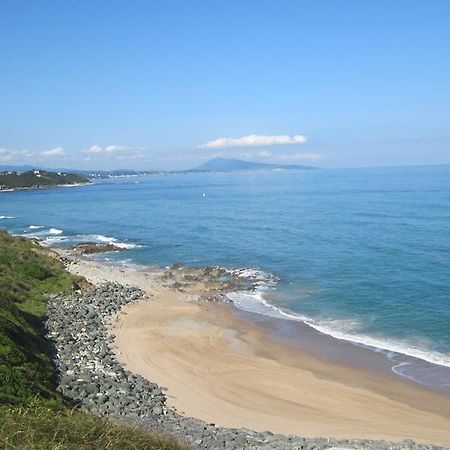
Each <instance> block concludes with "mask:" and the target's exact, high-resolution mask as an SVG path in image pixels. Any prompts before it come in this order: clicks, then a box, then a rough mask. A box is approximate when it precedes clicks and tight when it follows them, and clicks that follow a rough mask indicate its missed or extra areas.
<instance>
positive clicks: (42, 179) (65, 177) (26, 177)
mask: <svg viewBox="0 0 450 450" xmlns="http://www.w3.org/2000/svg"><path fill="white" fill-rule="evenodd" d="M86 183H89V180H88V179H87V178H84V177H82V176H80V175H75V174H73V173H66V172H47V171H45V170H29V171H28V172H17V171H8V172H0V190H5V189H30V188H42V187H51V186H63V185H72V184H86Z"/></svg>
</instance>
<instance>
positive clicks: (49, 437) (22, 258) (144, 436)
mask: <svg viewBox="0 0 450 450" xmlns="http://www.w3.org/2000/svg"><path fill="white" fill-rule="evenodd" d="M86 285H87V282H86V281H85V280H84V279H83V278H81V277H78V276H74V275H71V274H69V273H68V272H66V271H65V269H64V266H63V264H62V262H61V261H59V260H58V259H57V258H55V257H54V256H53V255H52V252H51V251H49V250H46V249H43V248H42V247H40V246H39V245H37V244H36V243H33V242H32V241H30V240H26V239H23V238H19V237H12V236H11V235H9V234H8V233H6V232H5V231H1V230H0V447H1V448H6V449H16V448H20V449H56V448H58V449H94V448H96V449H97V448H98V449H103V448H109V449H129V448H133V449H144V448H145V449H181V448H184V447H182V446H181V445H180V444H178V443H177V442H175V441H174V440H172V439H170V438H166V437H164V436H160V435H158V434H155V433H150V432H147V431H144V430H140V429H137V428H133V427H126V426H125V425H122V424H119V423H117V422H113V421H107V420H103V419H100V418H97V417H94V416H91V415H89V414H86V413H83V412H80V411H78V410H77V409H74V408H73V405H70V404H69V403H68V402H67V401H66V400H65V399H64V398H63V397H62V396H60V395H59V393H58V392H57V391H56V389H55V386H56V372H55V368H54V367H53V364H52V360H51V348H50V346H49V343H48V342H47V340H46V338H45V328H44V320H45V317H46V311H47V298H48V296H49V295H50V294H55V293H59V292H61V293H69V292H71V291H72V290H80V289H83V288H84V287H86Z"/></svg>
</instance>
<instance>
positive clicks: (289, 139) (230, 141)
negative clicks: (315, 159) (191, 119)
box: [198, 134, 308, 149]
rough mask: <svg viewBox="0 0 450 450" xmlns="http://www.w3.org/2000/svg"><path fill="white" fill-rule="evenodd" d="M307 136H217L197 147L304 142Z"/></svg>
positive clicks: (254, 145)
mask: <svg viewBox="0 0 450 450" xmlns="http://www.w3.org/2000/svg"><path fill="white" fill-rule="evenodd" d="M307 140H308V139H307V137H306V136H304V135H303V134H295V135H293V136H289V135H288V134H279V135H266V134H261V135H258V134H251V135H249V136H243V137H240V138H219V139H215V140H213V141H209V142H206V143H205V144H201V145H199V146H198V148H209V149H211V148H226V147H264V146H268V145H292V144H305V143H306V142H307Z"/></svg>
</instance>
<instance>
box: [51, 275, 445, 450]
mask: <svg viewBox="0 0 450 450" xmlns="http://www.w3.org/2000/svg"><path fill="white" fill-rule="evenodd" d="M144 298H146V295H145V294H144V292H143V291H141V290H139V289H136V288H133V287H128V286H121V285H119V284H114V283H107V284H104V285H102V286H99V287H96V288H93V289H90V290H87V291H84V292H74V293H73V294H71V295H66V296H61V295H60V296H53V297H51V298H50V300H49V305H48V321H47V328H48V337H49V338H50V339H51V340H52V342H53V343H54V346H55V357H54V361H55V364H56V367H57V369H58V372H59V386H58V389H59V391H60V392H61V393H62V394H63V395H64V396H65V397H67V398H68V399H70V400H71V401H73V402H74V403H76V404H78V405H79V407H80V408H81V409H83V410H85V411H88V412H90V413H93V414H96V415H99V416H103V417H112V418H119V419H121V420H124V421H127V422H131V423H133V424H139V425H141V426H144V427H148V428H152V429H157V430H160V431H164V432H167V433H169V434H171V435H173V436H175V437H178V438H180V439H181V440H184V441H186V442H188V443H189V444H191V445H194V446H195V447H197V448H202V449H221V448H224V449H244V448H245V449H305V450H306V449H310V450H312V449H317V450H320V449H330V448H341V449H344V448H346V449H350V448H364V449H374V450H385V449H392V450H400V449H417V450H424V449H438V448H439V447H435V446H431V445H424V444H416V443H414V442H413V441H403V442H401V443H390V442H384V441H368V440H335V439H326V438H301V437H297V436H283V435H274V434H272V433H270V432H255V431H250V430H246V429H229V428H222V427H217V426H216V425H215V424H211V423H206V422H203V421H201V420H199V419H194V418H186V417H184V416H182V415H181V414H179V413H178V412H177V411H175V410H174V409H173V408H169V407H168V406H167V405H166V396H165V395H164V392H163V389H161V387H159V386H158V385H157V384H155V383H152V382H151V381H149V380H146V379H145V378H143V377H141V376H139V375H135V374H133V373H131V372H130V371H128V370H126V369H125V368H123V367H122V366H121V364H120V363H119V362H118V361H117V359H116V357H115V354H114V351H113V349H112V344H113V337H112V336H111V335H110V334H109V332H108V326H109V325H110V323H111V320H112V319H113V318H114V317H115V316H116V315H117V314H118V313H119V312H120V310H121V308H122V307H123V306H124V305H126V304H129V303H134V302H137V301H140V300H142V299H144ZM150 301H151V300H150ZM274 388H275V387H274ZM299 432H301V430H299Z"/></svg>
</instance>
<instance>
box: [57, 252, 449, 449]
mask: <svg viewBox="0 0 450 450" xmlns="http://www.w3.org/2000/svg"><path fill="white" fill-rule="evenodd" d="M61 254H62V255H63V256H67V255H68V254H67V253H65V252H64V251H62V252H61ZM67 267H68V268H69V270H70V271H71V272H73V273H77V274H80V275H83V276H85V277H86V278H87V279H88V281H90V282H92V283H95V284H97V283H100V282H103V281H117V282H119V283H122V284H128V285H132V286H137V287H139V288H141V289H143V290H144V291H145V292H146V293H147V294H148V295H149V299H148V300H144V301H141V302H138V303H136V304H132V305H128V306H126V307H125V308H124V309H123V310H122V313H121V314H120V315H119V316H118V317H117V318H116V320H115V322H114V324H113V326H112V332H113V333H114V335H115V336H116V339H115V351H116V354H117V356H118V359H119V360H120V361H121V362H122V363H123V364H124V365H125V366H126V367H127V368H128V369H130V370H131V371H133V372H135V373H137V374H140V375H142V376H144V377H146V378H148V379H150V380H152V381H154V382H156V383H158V384H159V385H161V386H165V387H166V388H167V392H166V394H167V397H168V404H169V405H170V406H174V407H176V408H177V410H178V411H179V412H181V413H184V414H185V415H186V416H192V417H197V418H200V419H203V420H205V421H208V422H213V423H216V424H218V425H221V426H229V427H246V428H250V429H254V430H269V431H272V432H276V433H284V434H297V435H302V436H330V437H331V436H332V437H338V438H353V439H355V438H364V439H366V438H367V439H368V438H371V439H385V440H402V439H414V440H416V441H419V442H428V443H434V444H438V445H445V446H450V432H449V430H450V397H449V396H448V395H446V394H441V393H439V392H433V391H431V390H427V389H424V388H421V387H420V386H418V385H415V384H413V383H409V382H406V381H402V380H397V379H393V378H389V377H383V376H380V375H378V374H374V373H371V372H368V371H363V370H359V369H356V368H353V367H348V366H344V365H341V364H337V363H335V362H333V361H327V360H324V359H321V358H319V357H316V356H314V355H313V354H311V353H309V352H305V351H301V350H300V349H298V348H294V347H291V346H289V345H283V343H280V342H278V341H276V340H273V339H271V337H270V335H269V334H268V333H265V330H264V328H263V327H261V326H258V324H255V323H251V322H248V321H246V320H243V319H242V317H241V316H240V315H239V314H238V313H237V312H236V311H234V308H233V307H232V306H231V305H224V304H216V303H207V302H199V301H195V299H196V297H197V296H198V295H199V294H200V292H199V289H201V287H200V286H193V288H192V289H191V290H185V292H179V291H177V290H175V289H173V288H170V287H168V286H167V284H166V283H165V282H164V280H163V278H162V277H161V274H162V272H161V271H160V270H156V269H155V270H149V271H147V270H141V269H138V268H121V267H118V266H113V265H106V264H103V263H100V262H97V261H92V260H89V259H85V258H78V257H77V258H70V261H69V262H67Z"/></svg>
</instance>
